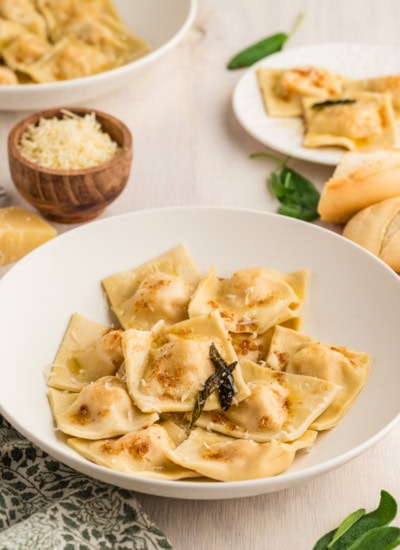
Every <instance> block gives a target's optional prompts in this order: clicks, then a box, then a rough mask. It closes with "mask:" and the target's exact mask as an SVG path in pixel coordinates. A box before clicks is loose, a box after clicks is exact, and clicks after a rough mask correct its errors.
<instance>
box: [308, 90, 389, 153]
mask: <svg viewBox="0 0 400 550" xmlns="http://www.w3.org/2000/svg"><path fill="white" fill-rule="evenodd" d="M303 107H304V120H305V134H304V140H303V145H304V146H305V147H323V146H338V147H343V148H345V149H348V150H373V149H377V148H382V147H391V146H393V145H394V144H395V141H396V127H395V117H394V112H393V108H392V104H391V99H390V95H388V94H378V93H373V92H353V93H351V94H350V93H349V94H347V95H346V97H341V98H336V99H335V100H333V101H332V103H328V102H324V101H322V102H320V101H316V100H315V99H310V98H307V99H303Z"/></svg>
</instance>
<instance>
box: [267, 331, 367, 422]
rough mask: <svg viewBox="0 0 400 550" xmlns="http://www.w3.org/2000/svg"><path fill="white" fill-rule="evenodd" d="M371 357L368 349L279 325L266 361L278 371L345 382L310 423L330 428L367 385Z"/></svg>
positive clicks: (338, 383) (339, 382) (340, 383)
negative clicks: (360, 350) (356, 347)
mask: <svg viewBox="0 0 400 550" xmlns="http://www.w3.org/2000/svg"><path fill="white" fill-rule="evenodd" d="M370 361H371V358H370V355H369V354H368V353H365V352H357V351H352V350H350V349H348V348H346V347H343V346H334V345H331V344H325V343H323V342H320V341H318V340H315V339H314V338H312V337H311V336H308V335H306V334H302V333H300V332H296V331H294V330H291V329H288V328H284V327H276V329H275V332H274V336H273V338H272V342H271V346H270V350H269V353H268V356H267V359H266V364H267V366H268V367H270V368H272V369H275V370H277V371H283V372H287V373H294V374H299V375H306V376H314V377H317V378H321V379H322V380H326V381H329V382H331V383H333V384H337V385H339V386H341V389H340V390H339V391H338V392H337V393H336V395H335V397H334V398H333V400H332V402H331V403H330V405H329V406H328V408H327V409H326V410H325V411H324V412H323V413H322V414H321V415H320V416H318V418H316V420H314V422H313V423H312V424H311V425H310V428H311V429H315V430H327V429H329V428H333V427H334V426H336V425H337V424H338V422H339V421H340V420H341V418H343V416H344V415H345V414H346V412H347V411H348V410H349V408H350V406H351V405H352V404H353V402H354V400H355V399H356V397H357V396H358V394H359V393H360V391H361V390H362V388H363V387H364V386H365V384H366V382H367V379H368V375H369V370H370Z"/></svg>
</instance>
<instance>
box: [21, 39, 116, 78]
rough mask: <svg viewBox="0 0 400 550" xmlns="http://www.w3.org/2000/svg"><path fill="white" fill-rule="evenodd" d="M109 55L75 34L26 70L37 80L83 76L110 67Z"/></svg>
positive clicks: (60, 42) (57, 44)
mask: <svg viewBox="0 0 400 550" xmlns="http://www.w3.org/2000/svg"><path fill="white" fill-rule="evenodd" d="M110 68H111V67H110V65H109V61H108V59H107V56H106V55H105V54H104V53H103V52H101V51H99V50H98V49H97V48H95V47H94V46H92V45H91V44H87V43H86V42H83V40H79V38H76V37H75V36H66V37H65V38H63V39H62V40H60V41H59V42H57V43H56V44H55V46H53V47H52V48H51V49H50V50H49V51H48V52H47V53H46V55H43V56H42V57H41V58H40V59H39V60H38V61H36V62H35V63H33V64H32V65H30V66H25V67H24V71H25V72H26V73H27V74H28V75H29V76H30V77H31V78H32V79H33V80H34V81H35V82H56V81H60V80H69V79H73V78H82V77H84V76H90V75H93V74H97V73H100V72H102V71H106V70H108V69H110Z"/></svg>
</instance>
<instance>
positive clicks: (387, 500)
mask: <svg viewBox="0 0 400 550" xmlns="http://www.w3.org/2000/svg"><path fill="white" fill-rule="evenodd" d="M396 514H397V502H396V500H395V499H394V498H393V496H392V495H391V494H389V493H388V492H387V491H384V490H382V491H381V497H380V501H379V505H378V508H377V509H376V510H374V511H372V512H370V513H369V514H366V511H365V509H364V508H360V509H359V510H356V511H355V512H352V513H351V514H350V515H349V516H347V517H346V518H345V519H344V520H343V521H342V523H341V524H340V525H339V527H337V529H333V530H332V531H330V532H329V533H326V535H324V536H323V537H321V538H320V539H319V540H318V542H317V543H316V544H315V546H314V548H313V550H391V549H392V548H397V547H399V546H400V528H399V527H393V526H390V525H389V523H391V522H392V521H393V520H394V518H395V517H396Z"/></svg>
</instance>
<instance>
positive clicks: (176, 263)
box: [102, 245, 200, 330]
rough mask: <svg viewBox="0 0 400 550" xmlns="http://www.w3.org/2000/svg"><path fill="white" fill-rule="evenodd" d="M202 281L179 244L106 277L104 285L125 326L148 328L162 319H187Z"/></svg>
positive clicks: (168, 320) (173, 320)
mask: <svg viewBox="0 0 400 550" xmlns="http://www.w3.org/2000/svg"><path fill="white" fill-rule="evenodd" d="M199 280H200V272H199V270H198V268H197V267H196V265H195V263H194V261H193V259H192V257H191V256H190V254H189V251H188V250H187V248H186V247H185V246H184V245H179V246H177V247H175V248H173V249H171V250H169V251H167V252H164V253H163V254H161V255H160V256H157V257H156V258H153V259H152V260H149V261H148V262H146V263H144V264H142V265H141V266H139V267H136V268H133V269H130V270H128V271H122V272H119V273H115V274H113V275H110V276H109V277H106V278H105V279H103V280H102V285H103V287H104V290H105V292H106V295H107V297H108V300H109V302H110V304H111V308H112V310H113V312H114V313H115V315H116V317H117V318H118V320H119V322H120V323H121V326H122V327H123V328H130V327H133V328H136V329H140V330H149V329H151V327H152V326H153V325H154V324H155V323H156V322H157V321H159V320H161V319H162V320H163V321H164V322H165V323H167V324H174V323H177V322H179V321H183V320H184V319H187V318H188V312H187V308H188V304H189V300H190V298H191V295H192V293H193V292H194V290H195V288H196V286H197V284H198V282H199Z"/></svg>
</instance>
